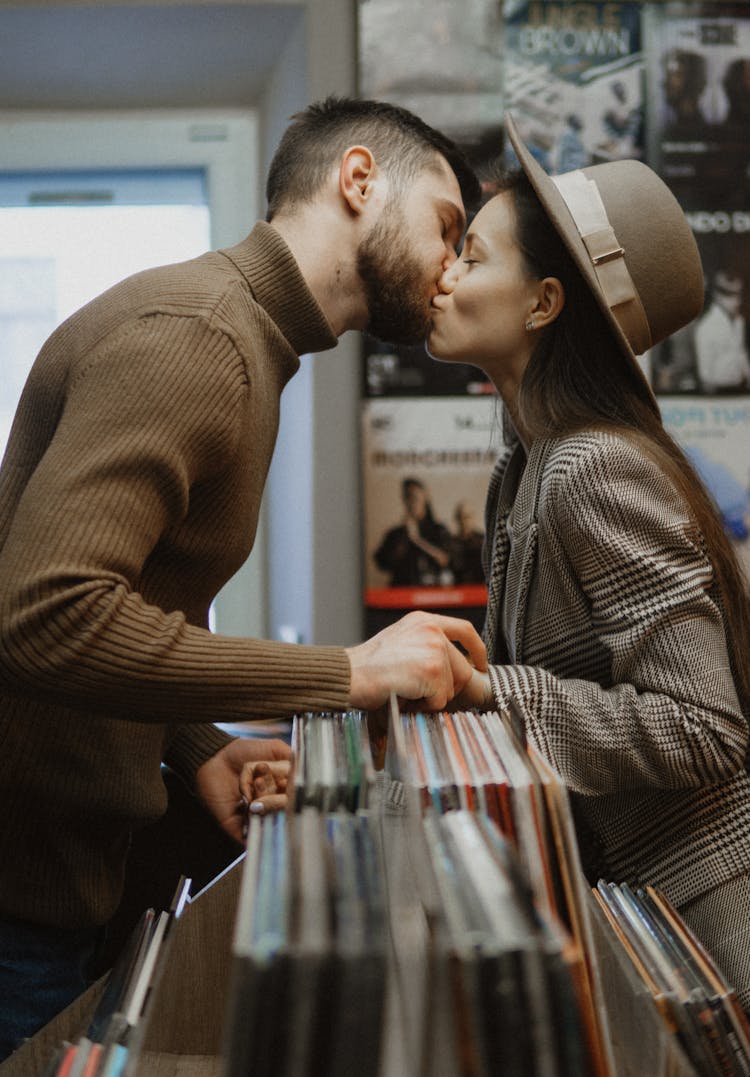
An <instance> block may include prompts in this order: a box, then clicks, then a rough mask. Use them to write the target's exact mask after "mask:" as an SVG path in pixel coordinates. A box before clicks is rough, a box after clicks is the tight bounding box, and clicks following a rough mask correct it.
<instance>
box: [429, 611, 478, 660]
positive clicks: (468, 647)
mask: <svg viewBox="0 0 750 1077" xmlns="http://www.w3.org/2000/svg"><path fill="white" fill-rule="evenodd" d="M436 619H437V621H438V623H439V625H440V628H441V629H442V630H443V632H445V634H446V636H447V637H448V639H449V640H452V641H453V642H454V643H460V644H461V646H462V647H463V648H464V650H465V651H466V652H467V654H468V655H469V658H470V659H471V662H472V665H473V666H475V668H476V669H479V670H481V671H482V672H483V673H484V672H485V671H486V669H487V649H486V648H485V646H484V643H483V642H482V638H481V636H480V635H479V633H478V632H477V630H476V628H474V625H473V624H472V623H471V622H470V621H464V620H462V619H461V618H460V617H448V616H445V615H443V614H436Z"/></svg>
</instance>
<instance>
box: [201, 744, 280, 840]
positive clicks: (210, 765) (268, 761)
mask: <svg viewBox="0 0 750 1077" xmlns="http://www.w3.org/2000/svg"><path fill="white" fill-rule="evenodd" d="M291 755H292V751H291V748H290V747H289V745H288V744H286V743H285V742H284V741H283V740H276V739H273V740H266V739H265V738H260V737H259V738H257V739H255V738H252V737H236V738H235V739H234V740H231V741H230V742H229V744H226V745H225V746H224V747H223V748H221V749H220V750H219V751H218V752H217V753H216V754H215V755H212V756H211V758H210V759H207V760H206V762H205V763H204V764H203V766H202V767H200V768H199V769H198V770H197V771H196V774H195V789H196V792H197V794H198V796H199V797H200V799H201V800H202V801H203V803H204V805H205V807H206V809H207V811H209V812H210V814H211V815H213V817H214V819H216V821H217V822H218V824H219V826H220V827H221V828H222V830H224V831H226V833H227V834H229V836H230V837H231V838H234V840H235V841H238V842H242V840H243V839H244V836H245V829H246V819H247V805H248V804H250V805H252V804H254V803H258V804H259V805H262V806H263V809H264V810H268V811H277V810H278V808H279V807H283V806H284V804H285V803H286V779H287V776H288V774H289V766H290V763H289V761H290V759H291ZM256 768H258V769H257V771H256ZM282 800H283V802H282ZM252 810H253V811H256V812H259V811H260V808H254V809H252Z"/></svg>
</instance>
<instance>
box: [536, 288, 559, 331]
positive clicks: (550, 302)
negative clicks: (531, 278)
mask: <svg viewBox="0 0 750 1077" xmlns="http://www.w3.org/2000/svg"><path fill="white" fill-rule="evenodd" d="M564 306H565V289H564V288H563V286H562V281H559V280H558V279H557V277H545V278H544V279H543V280H541V281H539V284H538V290H537V298H536V304H535V306H534V309H533V311H532V313H533V316H534V328H535V329H543V328H544V327H545V326H547V325H551V324H552V322H554V320H555V319H556V318H557V316H558V315H559V313H560V311H561V310H562V309H563V307H564Z"/></svg>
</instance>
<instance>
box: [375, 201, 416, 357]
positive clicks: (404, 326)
mask: <svg viewBox="0 0 750 1077" xmlns="http://www.w3.org/2000/svg"><path fill="white" fill-rule="evenodd" d="M357 269H358V271H359V275H360V277H361V279H362V283H363V284H364V286H365V292H366V295H367V309H368V311H369V315H370V319H369V322H368V324H367V332H368V333H370V334H372V336H374V337H376V338H377V339H378V340H383V341H386V342H388V343H390V344H417V343H420V342H421V341H423V340H424V339H425V337H426V336H427V332H428V330H429V328H430V311H429V301H428V299H427V288H426V287H425V270H424V266H423V265H422V264H421V263H420V262H419V261H418V260H417V259H416V258H415V257H414V255H413V254H412V253H411V250H410V243H409V240H408V239H407V227H406V222H405V221H404V218H403V215H402V213H401V211H400V210H397V209H390V208H388V207H386V209H385V210H384V211H383V214H382V216H381V219H380V221H378V223H377V224H376V225H375V227H374V228H373V229H372V231H371V232H370V234H369V235H368V236H367V237H366V238H365V239H364V240H363V241H362V243H361V244H360V247H359V251H358V254H357Z"/></svg>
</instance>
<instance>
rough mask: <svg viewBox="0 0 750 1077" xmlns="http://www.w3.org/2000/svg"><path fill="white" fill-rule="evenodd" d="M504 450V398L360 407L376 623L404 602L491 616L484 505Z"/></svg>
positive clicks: (367, 569)
mask: <svg viewBox="0 0 750 1077" xmlns="http://www.w3.org/2000/svg"><path fill="white" fill-rule="evenodd" d="M502 448H503V440H502V409H501V407H500V403H499V399H498V398H497V397H496V396H493V397H490V396H479V397H475V398H471V397H465V396H454V397H433V398H430V397H422V398H414V399H395V398H392V397H391V398H387V399H382V400H367V401H365V402H364V404H363V408H362V461H363V475H362V482H363V492H364V550H365V564H364V582H365V594H364V598H365V607H366V611H367V622H368V624H367V627H368V631H369V632H371V631H377V630H379V628H381V627H383V626H384V625H385V624H387V623H390V622H391V621H393V620H396V619H397V618H398V617H399V616H401V615H402V614H403V613H404V612H405V611H406V610H410V609H416V608H418V609H432V610H438V609H439V610H444V611H448V612H450V611H452V612H455V611H456V610H457V609H460V610H461V614H460V615H461V616H469V617H471V618H472V619H475V620H476V622H477V624H478V626H481V623H482V622H483V620H484V607H485V606H486V601H487V593H486V588H485V586H484V574H483V571H482V565H481V550H482V543H483V540H484V503H485V499H486V495H487V486H488V483H489V479H490V475H491V473H492V468H493V467H494V464H495V461H496V459H497V457H498V454H499V452H500V451H501V450H502Z"/></svg>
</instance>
